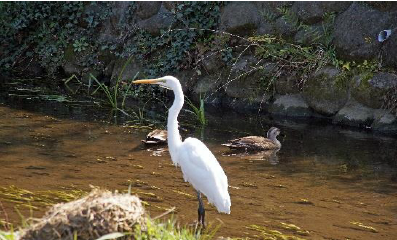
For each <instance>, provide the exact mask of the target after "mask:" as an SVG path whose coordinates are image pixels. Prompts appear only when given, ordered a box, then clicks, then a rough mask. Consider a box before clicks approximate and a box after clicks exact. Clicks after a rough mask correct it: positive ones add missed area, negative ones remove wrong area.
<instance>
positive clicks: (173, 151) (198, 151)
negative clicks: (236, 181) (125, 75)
mask: <svg viewBox="0 0 397 240" xmlns="http://www.w3.org/2000/svg"><path fill="white" fill-rule="evenodd" d="M133 83H139V84H142V83H144V84H158V85H160V86H162V87H165V88H168V89H171V90H172V91H173V92H174V96H175V99H174V103H173V104H172V106H171V108H170V109H169V111H168V119H167V131H168V149H169V152H170V155H171V160H172V162H173V163H174V165H175V166H178V165H180V166H181V169H182V173H183V178H184V180H185V181H187V182H189V183H190V184H192V185H193V187H194V188H195V189H196V191H197V199H198V202H199V207H198V222H199V223H201V224H202V225H203V226H205V222H204V218H205V209H204V204H203V201H202V199H201V193H203V194H204V195H205V196H207V199H208V201H209V202H210V203H212V204H214V205H215V207H216V209H217V210H218V212H223V213H227V214H230V206H231V202H230V196H229V192H228V181H227V176H226V174H225V172H224V171H223V169H222V167H221V165H220V164H219V163H218V161H217V160H216V158H215V156H214V155H213V154H212V152H211V151H210V150H209V149H208V148H207V147H206V146H205V144H204V143H203V142H201V141H200V140H198V139H196V138H187V139H185V141H182V140H181V138H180V135H179V130H178V114H179V112H180V111H181V109H182V106H183V103H184V95H183V91H182V86H181V84H180V82H179V80H178V79H177V78H175V77H172V76H165V77H162V78H157V79H145V80H136V81H134V82H133Z"/></svg>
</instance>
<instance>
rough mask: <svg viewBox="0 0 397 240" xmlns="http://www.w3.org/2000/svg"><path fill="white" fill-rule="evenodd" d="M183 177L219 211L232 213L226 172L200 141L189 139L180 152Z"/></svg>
mask: <svg viewBox="0 0 397 240" xmlns="http://www.w3.org/2000/svg"><path fill="white" fill-rule="evenodd" d="M178 156H179V158H178V159H179V164H180V166H181V169H182V172H183V177H184V179H185V180H186V181H188V182H190V183H191V184H192V185H193V187H194V188H195V189H196V190H198V191H200V192H201V193H203V194H204V195H205V196H207V198H208V201H209V202H210V203H213V204H214V205H215V206H216V208H217V209H218V211H220V212H225V213H230V205H231V204H230V196H229V192H228V183H227V177H226V174H225V172H224V171H223V169H222V167H221V166H220V164H219V163H218V161H217V160H216V158H215V156H214V155H213V154H212V153H211V151H210V150H209V149H208V148H207V147H206V146H205V145H204V143H202V142H201V141H200V140H198V139H195V138H187V139H186V140H185V141H184V142H183V143H182V145H181V146H180V148H179V150H178Z"/></svg>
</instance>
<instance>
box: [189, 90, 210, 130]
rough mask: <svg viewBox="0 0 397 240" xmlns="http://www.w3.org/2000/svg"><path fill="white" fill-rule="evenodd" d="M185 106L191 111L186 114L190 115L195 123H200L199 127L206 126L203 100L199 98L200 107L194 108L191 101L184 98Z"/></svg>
mask: <svg viewBox="0 0 397 240" xmlns="http://www.w3.org/2000/svg"><path fill="white" fill-rule="evenodd" d="M186 100H187V101H186V102H187V104H188V105H189V106H190V108H191V109H192V110H193V111H190V110H187V111H188V112H190V113H192V114H193V115H194V116H195V117H196V119H197V121H198V122H199V123H200V125H201V126H205V125H207V119H206V118H205V110H204V99H203V98H201V96H200V106H199V107H196V106H195V105H194V103H193V102H192V101H190V100H189V99H188V98H186Z"/></svg>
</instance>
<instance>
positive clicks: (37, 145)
mask: <svg viewBox="0 0 397 240" xmlns="http://www.w3.org/2000/svg"><path fill="white" fill-rule="evenodd" d="M21 105H22V106H23V107H21ZM159 114H165V111H164V112H161V110H160V112H159ZM105 115H107V113H104V112H103V111H102V112H100V111H88V110H87V109H86V108H82V107H73V106H70V105H62V104H49V103H47V104H30V105H24V104H17V105H15V106H12V107H9V106H7V105H4V104H3V105H0V176H1V178H0V187H7V186H10V185H15V186H17V187H20V188H23V189H28V190H30V191H38V190H61V189H64V188H74V189H83V190H87V191H88V190H89V189H90V187H89V185H94V186H100V187H103V188H107V189H109V190H116V189H117V190H119V191H125V190H127V189H128V186H129V185H130V184H131V185H132V191H133V192H134V193H136V194H138V195H139V196H140V197H141V199H143V200H144V201H146V202H147V203H148V204H149V205H148V206H146V210H147V212H148V213H149V214H150V215H151V216H157V215H158V214H161V213H163V212H165V211H166V209H169V208H171V207H176V212H175V213H174V217H175V218H176V219H177V220H178V221H179V222H180V223H181V224H193V223H194V222H195V221H196V218H197V200H196V198H195V191H194V189H193V188H192V187H191V186H190V185H189V184H188V183H185V182H184V181H183V179H182V173H181V171H180V169H178V168H175V167H174V166H173V165H172V164H171V160H170V156H169V154H168V152H167V151H165V150H164V149H157V148H155V149H145V148H144V146H143V145H142V144H141V139H144V137H145V135H146V134H147V133H148V132H149V130H148V129H139V128H138V129H137V128H135V127H133V126H129V125H125V124H120V122H119V123H118V124H114V121H113V118H112V117H107V116H105ZM104 120H105V121H104ZM209 120H210V125H209V126H208V127H206V128H205V129H204V130H199V129H196V130H194V129H193V130H192V128H188V130H186V131H183V134H182V135H183V136H184V137H186V136H196V137H198V138H201V139H203V140H204V142H205V143H206V145H207V146H208V147H209V148H210V149H211V151H212V152H213V153H214V154H215V156H216V157H217V159H218V160H219V162H220V164H221V165H222V167H223V168H224V170H225V172H226V174H227V176H228V179H229V184H230V188H229V192H230V196H231V201H232V207H231V214H230V215H225V214H219V213H217V212H216V210H215V209H214V207H212V206H210V205H208V204H206V208H207V214H206V220H207V221H208V223H209V225H211V224H212V225H213V226H214V225H218V224H222V226H221V228H220V230H218V232H217V235H219V236H230V237H252V238H255V237H258V236H260V232H258V231H255V230H252V229H250V228H249V226H250V225H257V226H260V227H264V228H266V229H269V230H278V231H280V232H282V233H283V234H287V235H293V236H297V237H301V238H305V239H396V236H397V225H396V224H397V220H396V216H397V198H396V197H397V183H396V179H397V174H396V173H397V171H396V168H397V167H396V166H397V163H396V160H397V159H396V157H397V149H396V146H397V139H396V138H395V137H393V136H382V135H373V134H371V133H367V132H360V131H356V130H352V129H350V130H349V129H344V128H340V127H336V126H329V125H328V126H322V125H320V124H315V123H310V124H309V123H305V122H303V121H302V122H301V123H296V122H295V123H292V122H288V121H282V120H277V119H273V120H270V119H260V118H258V116H252V117H242V116H238V115H236V114H223V115H218V116H213V117H210V118H209ZM181 125H182V127H184V126H183V121H182V124H181ZM270 126H277V127H279V128H280V129H281V131H282V133H284V134H285V136H284V137H281V138H280V140H281V143H282V145H283V146H282V149H281V150H280V151H279V152H278V153H276V154H269V153H266V154H256V155H244V154H243V155H238V154H237V155H236V154H233V153H230V152H228V149H227V148H225V147H223V146H221V143H224V142H225V141H226V140H228V139H232V138H236V137H240V136H244V135H247V134H252V135H262V134H264V131H265V130H267V129H268V128H269V127H270ZM148 193H149V194H148ZM0 200H1V202H2V204H3V205H4V208H5V210H6V212H7V213H8V218H9V219H10V220H11V221H12V222H14V223H20V218H19V216H18V215H17V214H16V213H15V210H14V207H15V205H16V204H15V203H13V202H11V201H6V200H4V199H3V200H2V199H0ZM21 209H22V212H23V213H24V214H28V213H27V211H26V210H23V208H21ZM44 210H45V208H41V209H39V210H35V211H34V216H36V217H39V216H41V215H42V214H43V212H44ZM0 212H2V211H0ZM1 218H2V219H4V214H3V215H0V219H1ZM285 224H294V225H296V226H298V227H300V228H301V232H299V231H297V230H296V229H295V230H294V229H293V228H292V229H291V228H290V229H288V225H285ZM302 232H303V233H302Z"/></svg>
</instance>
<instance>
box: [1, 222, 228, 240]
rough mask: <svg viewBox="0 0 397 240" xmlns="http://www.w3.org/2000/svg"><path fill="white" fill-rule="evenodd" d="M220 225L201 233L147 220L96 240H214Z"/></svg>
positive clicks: (10, 236)
mask: <svg viewBox="0 0 397 240" xmlns="http://www.w3.org/2000/svg"><path fill="white" fill-rule="evenodd" d="M220 226H221V225H220V224H219V225H217V226H215V227H213V226H212V225H210V226H209V227H208V228H207V229H206V230H205V231H201V229H200V228H197V227H196V226H191V227H190V226H184V227H180V226H179V225H178V224H177V222H176V221H175V220H174V219H173V218H172V217H171V218H170V219H166V220H154V219H151V218H148V219H147V221H146V226H145V227H144V228H142V227H141V226H140V225H137V226H136V229H135V232H126V233H121V232H114V233H109V234H106V235H104V236H102V237H100V238H98V239H96V240H110V239H118V238H122V237H125V236H131V235H133V236H134V239H137V240H146V239H162V240H179V239H184V240H210V239H214V237H215V234H216V232H217V231H218V229H219V228H220ZM16 239H18V232H15V231H14V230H13V229H12V228H11V230H10V231H8V232H7V231H1V230H0V240H16ZM74 239H78V236H77V235H76V234H74Z"/></svg>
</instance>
